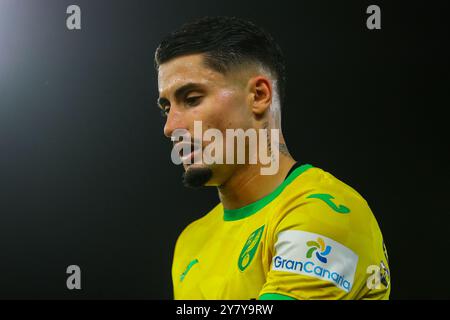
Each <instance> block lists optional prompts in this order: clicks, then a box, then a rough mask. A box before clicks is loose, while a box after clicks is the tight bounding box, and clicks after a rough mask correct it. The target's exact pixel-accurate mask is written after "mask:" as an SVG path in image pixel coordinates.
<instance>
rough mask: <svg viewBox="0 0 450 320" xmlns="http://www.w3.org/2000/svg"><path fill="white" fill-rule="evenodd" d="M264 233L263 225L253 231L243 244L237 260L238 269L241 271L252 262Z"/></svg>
mask: <svg viewBox="0 0 450 320" xmlns="http://www.w3.org/2000/svg"><path fill="white" fill-rule="evenodd" d="M263 231H264V225H263V226H261V227H259V228H258V229H256V230H255V231H253V232H252V233H251V234H250V235H249V237H248V239H247V241H246V242H245V245H244V247H243V248H242V251H241V254H240V255H239V259H238V268H239V270H241V271H244V270H245V269H247V267H248V266H249V265H250V263H251V262H252V260H253V258H254V256H255V254H256V251H257V250H258V245H259V242H260V241H261V237H262V234H263Z"/></svg>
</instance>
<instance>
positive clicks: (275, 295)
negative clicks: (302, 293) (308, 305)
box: [258, 293, 297, 300]
mask: <svg viewBox="0 0 450 320" xmlns="http://www.w3.org/2000/svg"><path fill="white" fill-rule="evenodd" d="M258 300H297V299H295V298H292V297H289V296H285V295H284V294H279V293H264V294H263V295H261V296H259V298H258Z"/></svg>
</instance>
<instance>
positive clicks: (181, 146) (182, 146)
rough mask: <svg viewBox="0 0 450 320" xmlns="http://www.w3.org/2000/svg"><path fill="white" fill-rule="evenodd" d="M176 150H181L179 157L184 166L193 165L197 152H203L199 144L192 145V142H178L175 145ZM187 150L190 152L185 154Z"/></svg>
mask: <svg viewBox="0 0 450 320" xmlns="http://www.w3.org/2000/svg"><path fill="white" fill-rule="evenodd" d="M174 148H177V149H178V150H179V156H180V159H181V161H182V162H183V163H184V164H192V163H193V162H194V161H193V160H194V156H195V154H196V153H197V152H199V151H201V150H202V147H201V145H200V144H198V143H191V142H183V141H181V142H178V143H176V144H175V145H174ZM185 150H189V151H188V152H186V154H184V151H185Z"/></svg>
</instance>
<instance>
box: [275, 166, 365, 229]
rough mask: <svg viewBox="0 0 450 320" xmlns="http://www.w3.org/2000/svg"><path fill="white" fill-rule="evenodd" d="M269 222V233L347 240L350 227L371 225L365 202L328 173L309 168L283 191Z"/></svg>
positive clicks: (351, 189)
mask: <svg viewBox="0 0 450 320" xmlns="http://www.w3.org/2000/svg"><path fill="white" fill-rule="evenodd" d="M271 215H272V216H271V217H270V218H269V221H270V225H271V229H272V231H273V232H274V233H275V234H276V233H278V232H281V231H284V230H288V229H291V228H294V229H298V230H305V231H310V232H318V233H320V232H325V233H327V234H330V235H336V236H338V235H339V238H341V237H344V238H345V237H346V236H347V235H348V232H350V231H352V230H351V229H352V226H353V227H354V226H355V224H357V225H360V226H361V228H363V229H364V224H365V223H369V224H370V222H371V220H372V219H373V214H372V212H371V209H370V207H369V205H368V204H367V202H366V200H365V199H364V198H363V197H362V196H361V195H360V194H359V193H358V192H357V191H356V190H355V189H353V188H352V187H350V186H349V185H348V184H346V183H344V182H342V181H341V180H340V179H338V178H336V177H335V176H334V175H332V174H331V173H329V172H327V171H325V170H323V169H320V168H317V167H311V168H310V169H308V170H307V171H305V172H303V173H302V174H301V175H299V176H298V177H296V178H295V179H294V180H292V181H291V183H290V184H289V185H288V186H287V187H286V188H285V190H284V192H283V194H282V197H281V198H280V199H279V201H278V203H277V204H276V208H275V210H272V212H271Z"/></svg>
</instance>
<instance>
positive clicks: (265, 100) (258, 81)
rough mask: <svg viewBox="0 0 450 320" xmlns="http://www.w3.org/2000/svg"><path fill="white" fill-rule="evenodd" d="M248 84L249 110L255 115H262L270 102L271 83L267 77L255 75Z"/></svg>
mask: <svg viewBox="0 0 450 320" xmlns="http://www.w3.org/2000/svg"><path fill="white" fill-rule="evenodd" d="M248 85H249V89H250V90H249V91H250V93H251V99H252V101H250V106H251V110H252V112H253V113H254V114H255V115H257V116H262V115H263V114H264V112H266V110H267V109H268V108H269V107H270V104H271V103H272V83H271V81H270V80H269V79H268V78H267V77H264V76H257V77H254V78H251V79H250V80H249V83H248Z"/></svg>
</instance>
